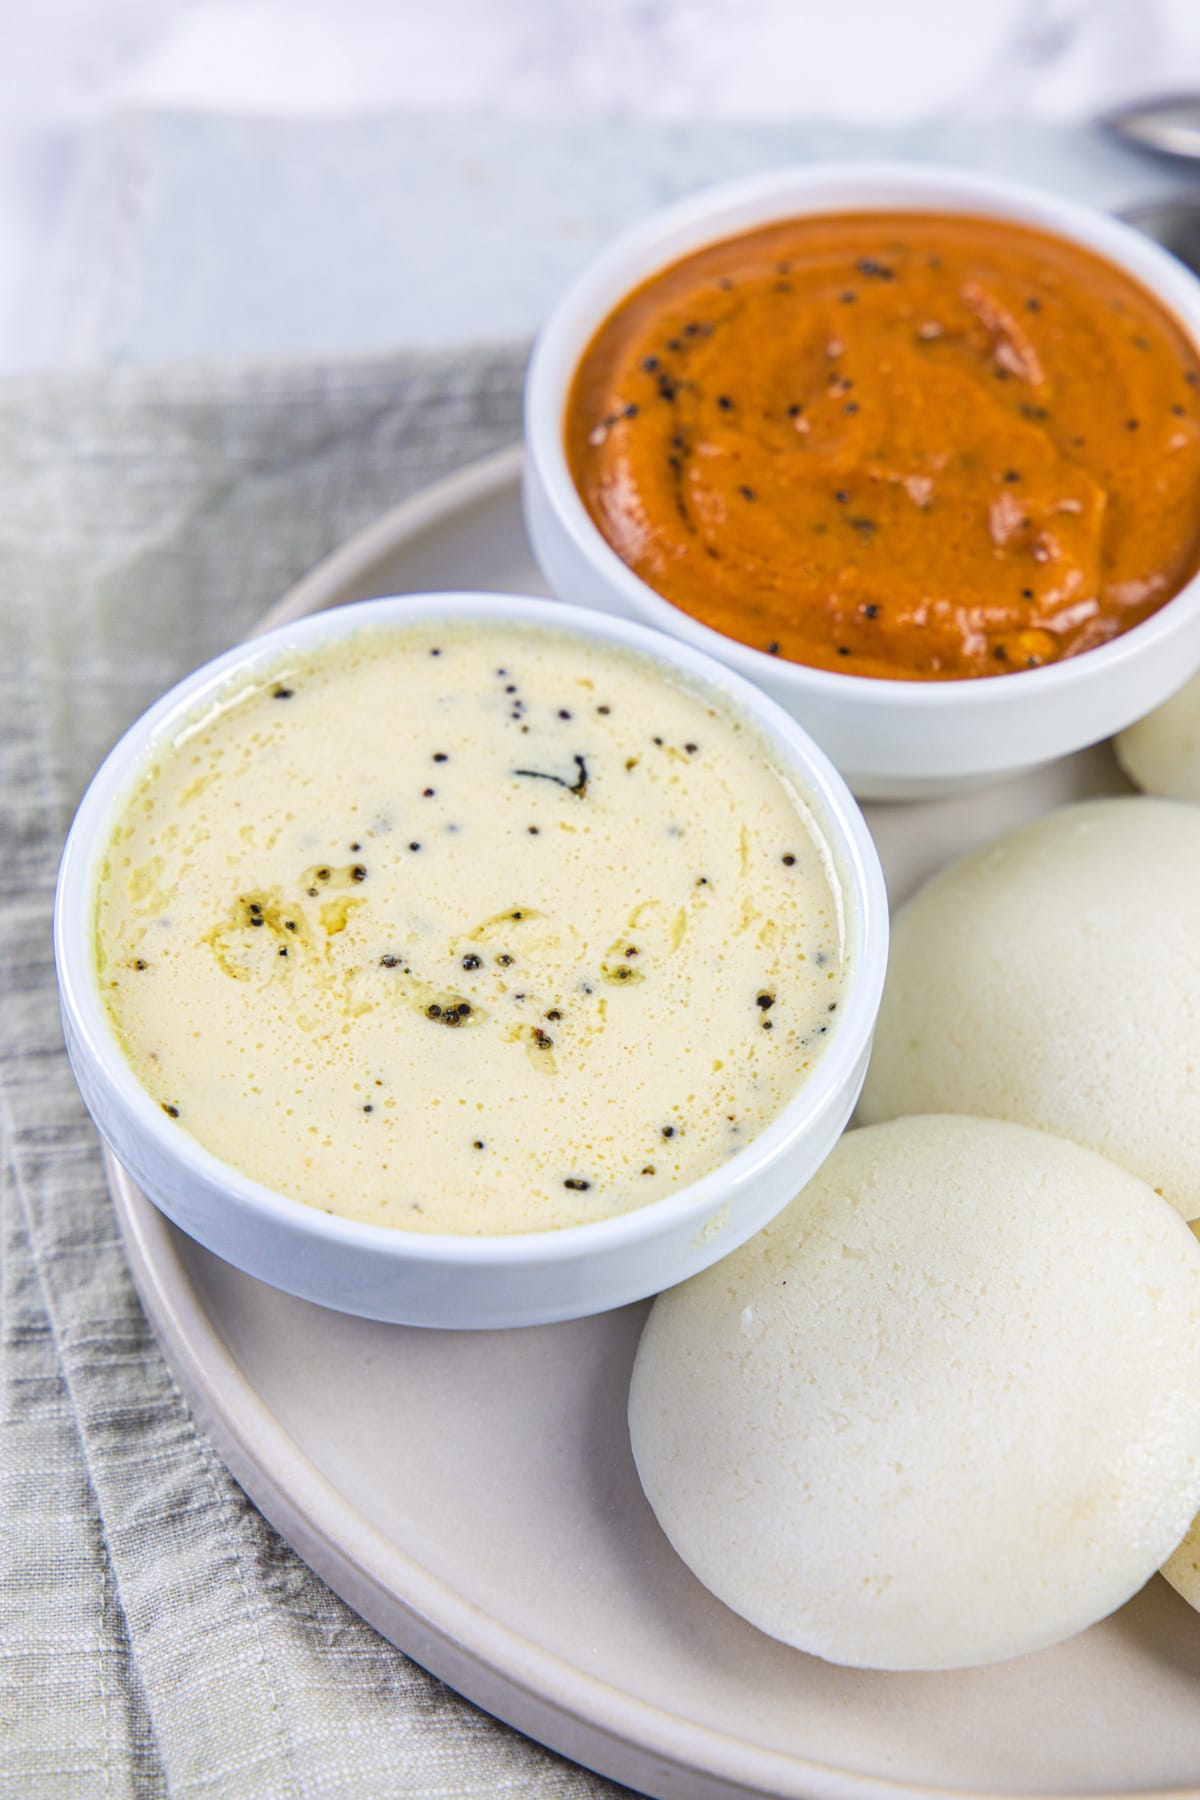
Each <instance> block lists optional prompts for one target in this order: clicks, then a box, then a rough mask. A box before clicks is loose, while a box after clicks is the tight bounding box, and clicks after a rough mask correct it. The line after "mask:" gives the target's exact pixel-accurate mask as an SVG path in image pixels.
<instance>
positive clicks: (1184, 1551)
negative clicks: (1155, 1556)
mask: <svg viewBox="0 0 1200 1800" xmlns="http://www.w3.org/2000/svg"><path fill="white" fill-rule="evenodd" d="M1192 1230H1193V1232H1195V1231H1196V1230H1197V1227H1196V1226H1195V1225H1193V1226H1192ZM1162 1572H1163V1574H1164V1575H1165V1576H1166V1578H1167V1580H1168V1581H1169V1582H1170V1584H1171V1586H1172V1587H1173V1588H1174V1589H1175V1592H1176V1593H1177V1594H1182V1595H1183V1597H1184V1599H1185V1600H1186V1601H1187V1603H1188V1605H1189V1606H1194V1607H1195V1608H1196V1610H1197V1612H1200V1518H1197V1519H1193V1520H1192V1528H1191V1530H1190V1531H1189V1532H1188V1534H1187V1536H1186V1537H1185V1538H1184V1540H1183V1542H1182V1544H1180V1546H1179V1548H1178V1549H1177V1550H1176V1551H1175V1552H1174V1553H1173V1555H1171V1556H1169V1557H1168V1558H1167V1560H1166V1562H1165V1563H1164V1564H1163V1567H1162Z"/></svg>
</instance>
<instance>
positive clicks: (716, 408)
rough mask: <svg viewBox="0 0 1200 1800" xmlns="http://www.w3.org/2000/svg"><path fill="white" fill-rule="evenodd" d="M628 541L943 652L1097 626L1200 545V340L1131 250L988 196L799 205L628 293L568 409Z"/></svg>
mask: <svg viewBox="0 0 1200 1800" xmlns="http://www.w3.org/2000/svg"><path fill="white" fill-rule="evenodd" d="M565 429H566V445H567V454H568V458H569V462H570V466H571V471H572V474H573V476H574V480H575V483H576V485H577V487H578V489H579V492H580V494H581V495H582V497H583V500H584V502H585V504H586V506H587V509H588V511H589V512H590V514H591V516H592V518H593V519H594V520H595V522H596V524H597V526H598V527H599V529H600V531H601V532H602V533H603V535H604V536H605V537H606V538H607V540H608V542H609V543H610V544H611V545H612V547H613V548H614V549H615V550H616V551H617V553H618V555H619V556H621V557H622V559H623V560H624V561H625V562H626V563H628V564H629V566H630V568H632V569H634V570H635V571H636V572H637V574H638V575H640V576H641V577H642V579H643V580H644V581H646V582H648V583H649V585H650V586H651V587H652V588H655V589H656V590H657V591H658V593H660V594H662V595H664V596H665V597H666V599H668V600H670V601H672V602H673V603H674V604H675V605H676V606H678V607H681V608H682V609H683V610H684V611H685V612H688V613H691V614H692V615H693V617H695V618H697V619H700V620H703V622H704V623H705V624H706V625H711V626H712V627H713V628H714V629H715V630H717V631H720V632H723V633H724V634H725V635H726V636H727V637H732V638H736V639H738V640H740V641H741V642H742V643H744V644H751V645H754V646H755V647H756V648H757V649H760V650H767V651H770V652H771V653H772V654H774V655H778V656H781V657H785V658H788V659H789V660H791V661H792V662H799V663H808V664H810V665H813V666H815V667H817V668H824V669H837V670H839V671H841V672H843V673H854V674H859V675H873V676H891V677H901V678H921V679H932V680H939V679H947V678H954V677H962V676H974V675H996V674H1003V673H1006V672H1008V671H1012V670H1019V669H1025V668H1030V667H1035V666H1037V665H1038V664H1041V663H1046V662H1051V661H1054V660H1056V659H1058V658H1060V657H1064V656H1077V655H1078V654H1079V653H1080V652H1081V651H1083V650H1089V649H1091V648H1092V647H1093V646H1094V645H1097V644H1102V643H1104V642H1106V641H1107V640H1108V639H1109V638H1112V637H1115V636H1117V635H1118V634H1119V633H1120V632H1122V631H1127V630H1128V629H1129V627H1130V626H1131V625H1136V624H1138V623H1139V621H1141V620H1142V619H1145V618H1146V617H1147V616H1148V615H1149V614H1150V613H1153V612H1154V611H1156V610H1157V608H1158V607H1160V606H1161V605H1162V604H1163V602H1164V601H1166V600H1168V599H1169V598H1170V596H1171V595H1172V594H1174V593H1176V592H1177V591H1178V589H1179V588H1180V587H1182V586H1183V584H1184V583H1185V582H1186V581H1187V580H1188V578H1189V577H1190V576H1191V575H1192V574H1193V572H1194V571H1195V570H1196V568H1197V566H1198V565H1200V362H1198V358H1197V353H1196V350H1195V347H1194V346H1193V345H1192V344H1191V343H1190V342H1189V341H1188V339H1187V338H1186V337H1185V336H1184V335H1183V333H1182V331H1181V330H1180V328H1179V327H1178V325H1177V324H1176V323H1175V322H1174V320H1173V319H1172V318H1171V317H1170V316H1169V314H1168V313H1167V312H1166V311H1165V310H1164V309H1163V308H1162V307H1161V306H1160V305H1159V304H1158V303H1157V302H1156V301H1155V300H1154V299H1152V298H1151V296H1150V295H1149V294H1147V293H1146V292H1145V291H1144V290H1143V289H1142V288H1141V287H1139V286H1138V285H1137V283H1136V282H1134V281H1132V280H1131V279H1130V278H1129V277H1128V276H1126V275H1124V274H1122V273H1121V272H1120V270H1118V269H1116V268H1114V267H1113V266H1112V265H1111V264H1110V263H1107V262H1105V261H1102V260H1101V259H1100V258H1099V257H1096V256H1093V255H1091V254H1090V253H1089V252H1088V251H1086V250H1082V249H1079V248H1078V247H1077V246H1076V245H1074V244H1070V243H1067V242H1065V241H1064V240H1063V239H1061V238H1057V237H1052V236H1047V235H1045V234H1043V233H1042V232H1038V231H1031V230H1026V229H1025V228H1024V227H1021V226H1017V225H1010V224H1006V223H1004V222H1001V221H997V220H995V219H973V218H961V217H952V216H945V217H943V216H938V215H924V214H915V213H914V214H907V213H901V214H896V213H879V214H848V215H841V216H835V217H824V218H822V217H816V218H802V219H791V220H788V221H786V222H785V223H782V224H777V225H772V226H769V227H767V228H765V229H762V230H757V231H753V232H749V233H747V234H746V235H744V236H742V237H736V238H730V239H728V240H726V241H725V242H722V243H718V244H713V245H710V246H708V247H707V248H706V249H704V250H701V251H699V252H697V253H696V254H694V255H691V256H688V257H686V258H684V260H683V261H681V262H677V263H675V264H674V265H673V266H672V267H670V268H667V269H664V270H662V271H660V272H659V273H658V274H656V275H654V276H652V277H651V278H650V280H648V281H646V282H645V283H643V285H642V286H641V287H639V288H638V289H637V290H636V291H635V292H633V293H632V294H630V295H629V296H628V297H627V298H626V299H625V300H623V301H622V302H621V304H620V305H619V306H618V307H617V309H616V311H615V312H613V313H612V314H611V316H610V317H609V318H608V319H607V320H606V321H605V323H604V324H603V325H602V326H601V328H600V330H599V331H598V332H597V333H596V336H595V337H594V339H593V340H592V343H591V344H590V345H589V347H588V349H587V351H586V353H585V354H584V357H583V359H582V361H581V362H580V365H579V368H578V370H577V372H576V375H575V379H574V383H573V386H572V390H571V395H570V399H569V403H568V407H567V415H566V422H565Z"/></svg>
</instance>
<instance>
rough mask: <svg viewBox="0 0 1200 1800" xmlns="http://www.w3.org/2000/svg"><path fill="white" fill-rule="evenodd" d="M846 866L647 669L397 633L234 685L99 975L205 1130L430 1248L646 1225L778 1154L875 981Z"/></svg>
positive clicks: (729, 720)
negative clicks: (854, 934) (852, 921)
mask: <svg viewBox="0 0 1200 1800" xmlns="http://www.w3.org/2000/svg"><path fill="white" fill-rule="evenodd" d="M844 940H845V925H844V917H843V908H842V896H841V889H840V885H839V881H838V877H837V874H836V872H835V869H834V864H833V859H832V856H831V853H830V850H829V848H828V846H827V844H826V842H825V840H824V837H823V834H822V832H821V830H820V828H819V826H818V824H817V822H816V819H815V817H814V814H813V811H812V809H811V808H810V806H809V804H808V802H807V800H806V798H805V797H804V795H803V794H802V793H800V792H799V791H798V790H797V789H796V787H795V785H794V784H793V783H792V782H791V781H790V780H789V779H788V778H787V777H786V776H785V775H784V774H783V773H782V772H781V771H780V770H779V769H778V767H777V765H776V763H775V762H774V761H773V759H772V757H771V755H770V752H769V751H768V749H767V747H766V745H765V744H764V742H763V741H762V739H761V738H760V737H759V735H758V733H757V731H756V730H755V728H754V726H753V725H752V724H751V723H749V722H748V721H746V720H743V719H742V718H741V717H739V716H738V714H737V713H736V712H734V711H733V710H732V709H730V710H726V709H725V708H724V707H721V706H720V705H718V704H716V703H714V701H713V698H712V696H711V694H709V693H708V692H705V691H700V690H693V689H691V688H690V687H688V686H687V685H685V683H684V682H683V681H682V680H679V679H676V678H672V677H671V676H670V675H669V674H667V673H666V672H664V670H663V669H662V668H661V667H660V666H658V665H656V664H655V663H653V662H652V661H651V660H650V659H649V658H645V657H643V656H641V655H639V654H638V653H636V652H633V651H625V650H622V649H616V648H609V647H606V646H604V645H602V644H599V643H596V642H583V641H580V639H579V638H577V637H575V636H572V635H569V634H567V633H565V632H559V631H556V630H554V629H553V628H552V627H550V626H547V627H546V628H541V627H533V626H530V627H524V626H521V627H513V626H507V625H506V626H499V625H494V624H492V623H490V622H488V621H474V622H471V623H463V624H453V625H449V626H432V625H421V626H413V627H406V628H401V629H379V630H372V629H369V628H368V629H365V630H363V631H362V632H360V633H358V634H357V635H355V636H354V637H352V638H350V639H348V640H343V641H342V642H339V643H335V644H333V645H330V646H328V647H325V648H322V649H320V650H319V651H316V652H313V653H309V654H304V655H294V656H292V657H291V658H289V659H287V660H285V661H281V662H280V663H279V664H278V665H277V666H276V667H275V668H274V669H273V670H272V671H271V672H270V674H269V675H267V676H263V675H261V674H257V675H255V676H254V677H253V678H250V679H243V680H242V681H240V682H239V683H236V684H234V685H233V686H231V688H230V689H229V691H228V692H227V694H225V695H224V696H223V697H222V699H221V701H220V702H219V703H218V704H216V705H214V706H212V707H210V708H209V709H208V710H207V711H206V712H205V713H203V714H202V715H200V716H197V717H196V718H194V719H193V720H192V721H191V722H190V723H189V724H188V725H187V727H186V728H185V729H184V730H182V731H181V732H179V733H178V734H177V736H176V738H175V740H174V742H173V743H172V744H171V745H170V746H169V747H168V748H167V749H166V750H165V751H164V750H161V749H160V750H159V752H158V753H157V754H156V756H155V757H154V760H153V761H152V762H151V763H150V764H149V765H148V766H147V767H145V768H144V769H143V771H142V772H141V773H140V776H139V778H138V780H137V781H136V783H135V784H134V787H133V788H132V790H131V792H130V793H129V795H128V797H127V799H126V800H125V801H124V802H123V804H122V805H121V807H120V808H119V810H118V813H117V815H116V823H115V825H114V829H113V831H112V837H111V841H110V844H109V847H108V850H107V854H106V856H105V858H104V859H103V862H102V865H101V868H100V873H99V878H98V884H97V890H96V904H95V961H96V969H97V975H98V980H99V985H100V989H101V992H102V995H103V998H104V1001H105V1004H106V1006H107V1009H108V1012H109V1015H110V1018H111V1021H112V1024H113V1026H114V1028H115V1030H116V1033H117V1036H118V1038H119V1041H120V1043H121V1045H122V1047H123V1049H124V1051H125V1054H126V1055H127V1057H128V1059H129V1061H130V1063H131V1064H132V1067H133V1069H134V1070H135V1072H136V1073H137V1075H138V1077H139V1079H140V1081H141V1082H142V1084H143V1086H144V1087H145V1088H146V1089H147V1091H148V1092H149V1093H150V1094H151V1095H152V1096H153V1097H154V1099H156V1100H157V1101H158V1103H159V1104H160V1105H161V1107H162V1108H163V1110H164V1112H165V1113H166V1114H167V1116H168V1117H169V1118H170V1119H171V1120H172V1121H173V1122H175V1123H176V1124H177V1126H178V1129H179V1130H180V1131H184V1132H189V1133H190V1134H191V1135H192V1136H193V1137H194V1138H195V1139H196V1140H197V1142H199V1143H200V1144H201V1145H203V1146H204V1148H206V1149H207V1150H209V1151H211V1152H212V1153H213V1154H214V1155H216V1156H218V1157H220V1158H222V1159H223V1160H224V1161H226V1162H228V1163H229V1164H231V1165H233V1166H234V1167H236V1168H237V1169H239V1170H241V1171H242V1172H243V1173H244V1174H246V1175H249V1176H250V1177H252V1178H253V1179H254V1180H256V1181H259V1182H261V1183H264V1184H265V1185H267V1186H269V1187H271V1188H273V1189H275V1190H277V1191H278V1192H280V1193H283V1194H286V1195H290V1196H292V1197H294V1198H296V1199H298V1200H302V1201H305V1202H307V1203H308V1204H310V1205H312V1206H315V1207H319V1208H322V1209H324V1210H326V1211H328V1212H333V1213H337V1214H340V1215H342V1216H344V1217H347V1218H352V1219H359V1220H364V1221H368V1222H370V1223H373V1224H382V1225H389V1226H394V1227H399V1228H401V1229H403V1230H407V1231H425V1232H452V1233H466V1234H472V1235H476V1234H504V1233H514V1232H529V1231H539V1230H546V1229H552V1228H556V1227H563V1226H569V1225H575V1224H580V1223H584V1222H586V1221H590V1220H597V1219H603V1218H607V1217H610V1216H612V1215H614V1214H618V1213H622V1212H627V1211H629V1210H631V1209H633V1208H635V1207H639V1206H642V1205H644V1204H646V1203H647V1202H648V1201H652V1200H656V1199H659V1198H661V1197H662V1196H663V1195H665V1194H667V1193H670V1192H673V1191H675V1190H677V1189H679V1188H681V1187H683V1186H685V1185H687V1184H689V1183H691V1182H694V1181H696V1180H697V1179H699V1178H700V1177H701V1176H703V1175H705V1174H707V1173H708V1172H710V1171H711V1170H713V1169H714V1168H716V1167H718V1166H719V1165H720V1164H721V1163H723V1162H724V1161H725V1160H726V1159H727V1158H729V1157H730V1156H732V1155H734V1154H735V1153H736V1152H737V1151H739V1150H741V1149H743V1148H744V1147H745V1146H746V1145H747V1144H748V1143H749V1142H750V1141H751V1140H752V1139H753V1137H754V1136H755V1135H756V1133H757V1132H759V1131H760V1130H761V1129H762V1128H763V1127H764V1126H765V1125H766V1124H767V1123H769V1122H770V1121H771V1120H772V1119H773V1118H775V1117H776V1115H777V1114H778V1113H779V1112H780V1111H781V1110H782V1109H783V1107H784V1106H785V1105H786V1104H787V1103H788V1101H789V1100H791V1099H792V1098H793V1096H794V1095H795V1093H796V1092H797V1090H798V1089H799V1087H800V1086H801V1085H802V1084H803V1082H804V1081H805V1079H806V1077H807V1076H808V1074H809V1073H810V1071H811V1070H812V1069H813V1067H814V1066H815V1064H816V1062H817V1061H818V1059H819V1058H820V1056H821V1053H822V1050H823V1048H824V1045H825V1042H826V1041H827V1038H828V1036H829V1034H830V1032H831V1028H832V1025H833V1022H834V1018H835V1015H836V1011H837V1007H838V1005H839V1002H840V1000H841V997H842V991H843V982H844V976H845V972H846V971H845V943H844Z"/></svg>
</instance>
